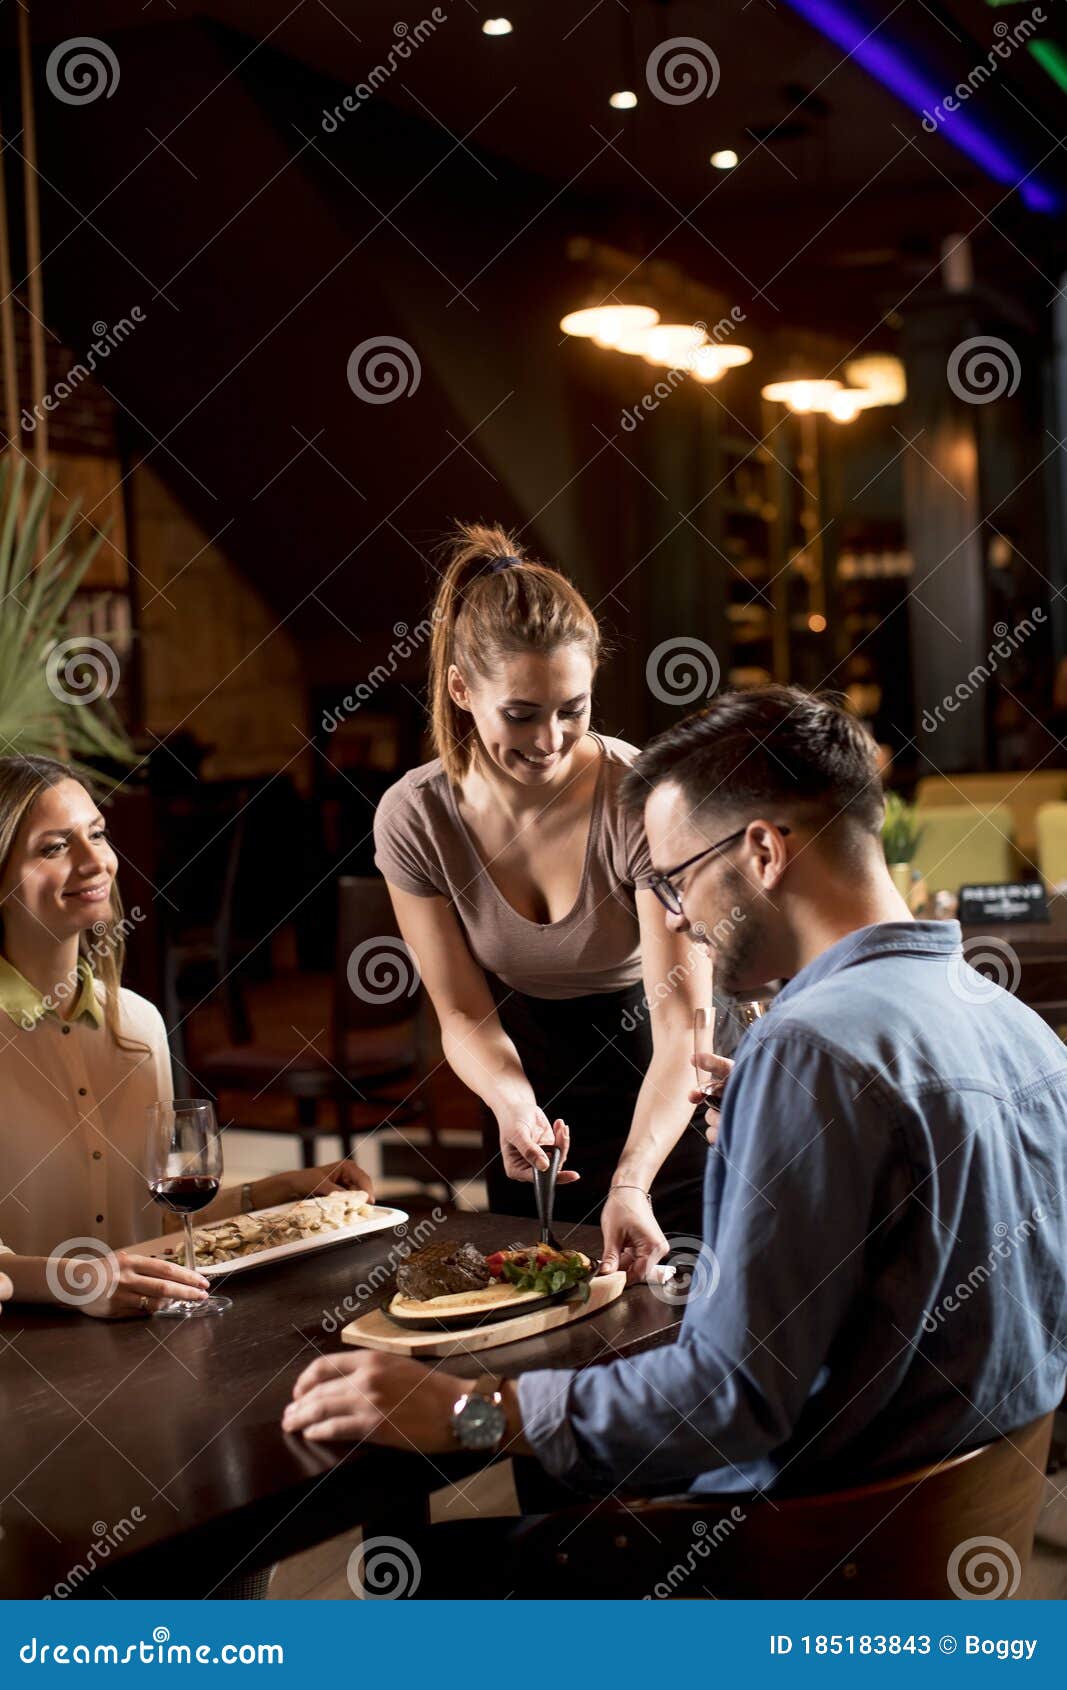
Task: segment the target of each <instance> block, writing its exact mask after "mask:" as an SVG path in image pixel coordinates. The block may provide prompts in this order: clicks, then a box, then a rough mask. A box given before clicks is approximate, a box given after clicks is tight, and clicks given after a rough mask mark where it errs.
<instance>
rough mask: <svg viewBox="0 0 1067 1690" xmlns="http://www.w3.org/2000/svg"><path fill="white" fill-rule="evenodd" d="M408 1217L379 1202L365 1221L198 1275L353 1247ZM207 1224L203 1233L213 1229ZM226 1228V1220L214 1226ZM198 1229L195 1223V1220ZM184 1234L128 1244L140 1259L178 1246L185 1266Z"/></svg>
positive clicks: (279, 1210) (274, 1247) (269, 1212)
mask: <svg viewBox="0 0 1067 1690" xmlns="http://www.w3.org/2000/svg"><path fill="white" fill-rule="evenodd" d="M290 1208H292V1204H291V1203H277V1204H275V1205H274V1207H273V1208H270V1209H253V1210H252V1214H253V1216H256V1215H277V1214H280V1213H282V1211H283V1210H285V1209H290ZM407 1218H408V1215H407V1210H406V1209H388V1208H385V1207H383V1206H382V1205H381V1204H379V1203H375V1204H374V1205H372V1207H371V1212H370V1214H369V1215H366V1216H365V1217H364V1218H363V1219H362V1220H358V1221H352V1223H351V1224H350V1225H349V1226H338V1227H334V1228H333V1229H332V1230H331V1231H330V1232H316V1233H314V1234H313V1235H312V1236H311V1237H310V1238H297V1239H294V1241H293V1242H292V1243H291V1244H272V1245H271V1247H270V1248H269V1249H268V1250H256V1251H254V1252H253V1253H252V1255H250V1256H235V1257H234V1259H233V1261H231V1262H213V1263H212V1264H211V1265H210V1266H209V1267H203V1268H198V1270H197V1271H198V1272H199V1273H202V1274H203V1275H204V1278H205V1279H220V1278H222V1277H223V1276H224V1275H226V1274H230V1273H244V1271H245V1270H246V1268H257V1267H267V1266H269V1264H270V1263H271V1262H284V1261H287V1260H288V1259H289V1257H290V1256H306V1255H307V1254H308V1253H309V1252H310V1251H312V1250H325V1249H327V1248H328V1247H329V1246H330V1245H332V1244H352V1243H354V1242H355V1241H357V1240H358V1239H360V1238H369V1237H370V1236H371V1235H372V1234H373V1233H375V1232H388V1231H389V1229H390V1228H391V1227H394V1226H400V1225H401V1223H402V1222H404V1221H406V1220H407ZM211 1224H212V1223H210V1222H208V1223H207V1224H206V1225H205V1227H204V1229H203V1230H204V1231H209V1230H210V1228H211ZM215 1224H216V1225H218V1226H224V1225H225V1224H226V1223H225V1222H224V1221H218V1222H216V1223H215ZM193 1228H194V1231H195V1230H196V1220H195V1218H194V1220H193ZM181 1245H182V1235H181V1233H180V1232H168V1233H167V1235H166V1237H164V1238H150V1239H149V1240H148V1242H147V1243H146V1244H127V1246H126V1248H127V1249H128V1250H135V1251H136V1252H137V1254H138V1255H139V1256H162V1255H163V1253H164V1252H165V1251H166V1250H169V1249H171V1248H174V1247H177V1248H178V1250H179V1251H180V1252H181V1253H180V1254H179V1255H178V1256H176V1257H175V1260H176V1261H178V1262H180V1263H181V1265H182V1266H183V1267H184V1266H185V1255H184V1251H182V1249H181Z"/></svg>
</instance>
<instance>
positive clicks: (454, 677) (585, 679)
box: [448, 645, 593, 786]
mask: <svg viewBox="0 0 1067 1690" xmlns="http://www.w3.org/2000/svg"><path fill="white" fill-rule="evenodd" d="M448 684H449V691H450V692H451V694H452V698H453V699H454V701H455V702H456V703H457V704H458V705H459V707H460V709H461V710H468V711H470V713H471V715H472V716H473V717H474V725H475V727H476V728H477V730H478V738H479V739H480V741H481V744H482V749H483V750H484V752H485V754H486V756H487V757H488V759H489V761H490V762H491V763H492V764H493V765H494V767H495V768H497V769H500V770H501V771H502V772H503V773H504V774H506V775H508V776H510V778H511V779H512V780H517V781H520V782H521V783H522V784H523V785H524V786H543V785H550V784H552V782H553V780H554V778H556V777H558V776H560V775H561V774H562V773H563V772H564V771H565V770H566V768H567V764H568V761H569V759H570V756H571V754H572V752H573V751H574V749H575V747H576V746H577V745H578V744H580V742H581V741H582V739H584V737H585V734H586V732H587V730H588V727H589V713H590V710H591V707H592V691H593V665H592V662H591V660H590V657H589V653H588V652H587V651H586V649H585V647H584V646H581V645H563V646H557V647H556V649H555V650H554V651H550V652H539V651H530V652H522V653H514V652H510V653H505V654H504V655H502V656H501V658H500V660H499V662H498V663H497V665H496V668H495V670H494V672H493V675H492V676H491V678H490V679H488V680H481V679H479V680H477V681H476V682H475V684H474V685H473V686H471V687H468V686H467V685H466V684H465V682H464V680H463V677H462V676H461V675H460V672H459V670H458V669H457V668H456V667H455V665H454V664H453V666H452V668H451V669H450V670H449V674H448Z"/></svg>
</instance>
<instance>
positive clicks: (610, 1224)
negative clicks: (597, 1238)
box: [598, 1186, 670, 1285]
mask: <svg viewBox="0 0 1067 1690" xmlns="http://www.w3.org/2000/svg"><path fill="white" fill-rule="evenodd" d="M600 1225H601V1229H602V1230H603V1233H604V1254H603V1256H602V1257H601V1261H600V1268H599V1270H598V1271H599V1272H600V1273H614V1272H615V1270H616V1268H625V1269H626V1281H627V1284H629V1285H639V1284H641V1283H643V1281H644V1280H646V1279H647V1278H648V1275H649V1269H650V1268H653V1267H655V1265H656V1263H657V1262H658V1261H661V1260H662V1258H663V1257H664V1256H665V1255H666V1254H667V1252H668V1250H669V1249H670V1245H669V1244H668V1242H667V1239H666V1237H665V1236H664V1234H663V1232H662V1231H661V1230H660V1226H659V1223H658V1222H657V1220H656V1217H655V1215H654V1214H653V1213H652V1202H651V1199H650V1198H648V1197H646V1196H645V1194H644V1192H643V1191H635V1190H631V1188H630V1187H629V1186H617V1187H613V1188H612V1190H611V1191H610V1193H609V1194H608V1200H607V1202H606V1203H605V1204H604V1209H603V1213H602V1214H601V1217H600Z"/></svg>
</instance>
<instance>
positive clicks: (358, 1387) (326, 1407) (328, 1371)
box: [282, 1350, 476, 1454]
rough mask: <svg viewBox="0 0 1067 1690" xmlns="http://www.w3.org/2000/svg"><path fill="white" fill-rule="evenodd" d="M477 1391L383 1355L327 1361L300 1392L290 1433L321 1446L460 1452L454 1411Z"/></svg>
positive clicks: (286, 1418)
mask: <svg viewBox="0 0 1067 1690" xmlns="http://www.w3.org/2000/svg"><path fill="white" fill-rule="evenodd" d="M475 1384H476V1381H475V1380H473V1379H457V1378H456V1377H455V1376H454V1375H453V1374H451V1373H441V1372H435V1371H434V1370H433V1369H432V1368H429V1367H425V1366H423V1364H422V1362H419V1361H411V1360H409V1359H408V1357H407V1356H390V1355H380V1354H378V1352H377V1351H375V1350H360V1351H359V1352H357V1353H356V1354H354V1355H336V1356H320V1357H319V1359H318V1360H317V1361H313V1362H312V1363H311V1366H310V1367H306V1368H305V1369H304V1371H303V1373H301V1375H300V1377H299V1379H297V1381H296V1384H295V1385H294V1386H293V1396H292V1401H291V1402H290V1403H289V1405H288V1407H287V1408H286V1410H285V1413H284V1414H283V1415H282V1431H283V1432H291V1433H294V1434H296V1435H298V1436H300V1437H304V1438H309V1439H312V1440H313V1441H314V1442H316V1443H319V1442H322V1443H332V1442H337V1441H344V1442H347V1443H353V1442H363V1441H364V1440H366V1441H367V1442H369V1443H375V1444H386V1445H388V1446H389V1447H390V1448H391V1449H408V1450H410V1449H418V1450H425V1451H426V1452H427V1453H428V1454H442V1453H444V1452H446V1451H448V1450H455V1449H456V1448H458V1445H457V1444H456V1440H455V1438H454V1436H453V1434H452V1405H453V1403H454V1402H455V1401H456V1400H457V1398H459V1397H461V1396H463V1395H464V1393H465V1392H467V1391H472V1390H473V1389H474V1386H475Z"/></svg>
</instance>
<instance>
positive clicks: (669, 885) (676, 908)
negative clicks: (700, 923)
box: [641, 822, 789, 915]
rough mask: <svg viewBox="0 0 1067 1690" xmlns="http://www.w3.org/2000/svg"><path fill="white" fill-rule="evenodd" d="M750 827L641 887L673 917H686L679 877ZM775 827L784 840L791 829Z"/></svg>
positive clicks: (651, 877) (774, 824)
mask: <svg viewBox="0 0 1067 1690" xmlns="http://www.w3.org/2000/svg"><path fill="white" fill-rule="evenodd" d="M750 826H751V823H750V822H746V823H745V825H744V827H739V828H738V829H737V831H736V833H728V834H727V835H726V838H725V839H719V840H717V841H716V843H715V844H714V845H709V846H708V847H707V849H706V850H704V851H698V852H697V854H696V856H695V857H687V858H686V860H685V862H684V863H679V864H678V866H677V867H676V868H672V869H668V870H667V872H666V874H650V875H646V877H645V878H644V879H643V880H642V882H641V885H642V886H644V887H647V888H648V890H649V891H650V892H654V893H655V894H656V897H657V898H658V899H659V901H660V903H661V904H662V905H663V907H664V909H665V910H668V911H669V912H670V914H671V915H684V914H685V910H684V909H683V907H682V894H681V893H680V892H679V890H678V888H677V886H675V884H674V882H675V880H676V879H677V877H678V875H680V874H684V873H685V872H686V870H687V869H691V868H695V866H696V864H697V863H702V862H703V861H704V858H705V857H710V856H713V855H714V853H715V852H716V851H725V849H726V847H727V846H728V845H732V844H733V843H734V842H735V840H738V839H741V838H742V837H743V836H744V834H746V833H747V832H748V830H749V827H750ZM773 826H775V827H776V828H777V829H778V832H779V833H780V834H781V835H782V838H783V839H784V838H785V836H786V834H787V833H788V832H789V829H788V828H787V827H783V826H782V824H781V822H775V823H773Z"/></svg>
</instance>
